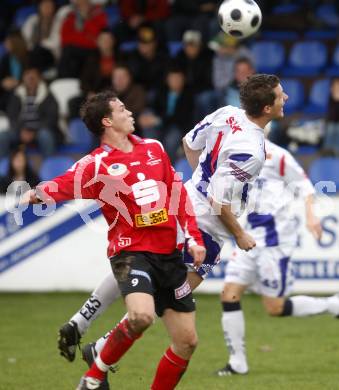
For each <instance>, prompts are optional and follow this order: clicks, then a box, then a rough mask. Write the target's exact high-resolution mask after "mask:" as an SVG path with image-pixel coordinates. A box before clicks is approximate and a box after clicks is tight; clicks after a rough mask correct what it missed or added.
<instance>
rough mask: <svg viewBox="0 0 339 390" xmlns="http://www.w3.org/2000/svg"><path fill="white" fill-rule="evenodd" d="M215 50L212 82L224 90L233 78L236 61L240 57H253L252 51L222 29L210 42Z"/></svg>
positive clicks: (217, 88) (215, 87)
mask: <svg viewBox="0 0 339 390" xmlns="http://www.w3.org/2000/svg"><path fill="white" fill-rule="evenodd" d="M208 47H209V48H210V49H211V50H213V51H214V55H213V60H212V82H213V87H214V89H216V90H224V89H225V88H226V87H227V86H228V85H229V84H230V83H231V81H232V79H233V71H234V63H235V61H236V60H237V59H238V58H245V57H247V58H249V59H251V58H252V56H251V52H250V50H248V49H247V48H246V47H245V46H242V45H240V41H239V39H236V38H234V37H232V36H230V35H227V34H225V33H224V32H223V31H220V32H219V33H218V34H217V35H216V36H215V37H214V38H213V39H212V40H211V41H210V42H209V43H208Z"/></svg>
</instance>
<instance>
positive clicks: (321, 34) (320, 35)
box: [304, 30, 338, 39]
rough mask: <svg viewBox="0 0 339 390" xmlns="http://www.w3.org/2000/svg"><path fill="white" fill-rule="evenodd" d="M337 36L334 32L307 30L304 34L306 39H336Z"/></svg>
mask: <svg viewBox="0 0 339 390" xmlns="http://www.w3.org/2000/svg"><path fill="white" fill-rule="evenodd" d="M337 36H338V32H337V31H336V30H309V31H306V32H305V34H304V38H306V39H336V38H337Z"/></svg>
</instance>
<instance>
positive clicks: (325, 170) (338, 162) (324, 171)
mask: <svg viewBox="0 0 339 390" xmlns="http://www.w3.org/2000/svg"><path fill="white" fill-rule="evenodd" d="M308 174H309V177H310V180H311V181H312V183H313V184H316V183H318V182H319V181H331V182H333V183H334V184H335V188H336V189H337V190H338V189H339V158H334V157H321V158H318V159H316V160H314V161H313V162H312V163H311V165H310V168H309V172H308ZM332 186H333V185H332ZM316 189H317V186H316ZM332 189H333V190H334V188H332ZM332 189H331V188H330V187H329V188H328V191H327V192H326V193H328V194H331V193H334V191H331V190H332ZM317 190H318V192H320V191H322V189H321V188H318V189H317ZM323 192H325V191H324V190H323Z"/></svg>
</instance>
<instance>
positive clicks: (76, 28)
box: [59, 0, 107, 77]
mask: <svg viewBox="0 0 339 390" xmlns="http://www.w3.org/2000/svg"><path fill="white" fill-rule="evenodd" d="M73 6H74V9H73V11H71V12H70V13H69V14H68V15H67V17H66V19H65V20H64V22H63V24H62V27H61V46H62V52H61V58H60V63H59V77H78V76H79V74H81V71H82V69H83V64H84V63H85V61H86V59H87V57H88V56H90V55H92V54H93V53H94V52H95V49H96V48H97V38H98V35H99V33H100V31H101V30H102V29H104V28H106V27H107V15H106V14H105V13H104V11H103V10H102V8H101V7H100V6H99V5H92V4H91V2H90V0H74V1H73Z"/></svg>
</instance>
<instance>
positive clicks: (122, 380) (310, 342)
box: [0, 293, 339, 390]
mask: <svg viewBox="0 0 339 390" xmlns="http://www.w3.org/2000/svg"><path fill="white" fill-rule="evenodd" d="M86 297H87V295H86V294H81V293H70V294H68V293H55V294H54V293H53V294H0V308H1V317H0V372H1V378H0V390H5V389H6V390H71V389H75V387H76V385H77V384H78V381H79V379H80V377H81V375H82V373H83V372H84V369H85V365H84V363H83V362H82V361H81V359H79V358H77V359H76V361H75V362H74V363H68V362H67V361H66V360H64V359H63V358H61V357H60V356H59V355H58V352H57V349H56V334H57V330H58V327H59V326H60V325H61V324H63V323H64V322H65V321H66V320H67V319H68V318H69V316H70V315H71V314H72V313H73V312H74V311H75V310H77V309H78V307H79V306H80V305H81V303H82V302H83V301H84V299H85V298H86ZM196 299H197V324H198V333H199V339H200V343H199V346H198V349H197V351H196V352H195V354H194V357H193V359H192V361H191V363H190V366H189V370H188V371H187V373H186V374H185V376H184V377H183V379H182V381H181V382H180V385H179V386H178V387H177V388H178V389H179V390H205V389H208V390H218V389H228V390H241V389H249V390H265V389H270V390H275V389H284V390H285V389H291V390H299V389H300V390H302V389H305V390H306V389H307V390H320V389H321V390H327V389H330V390H332V389H333V390H335V389H339V320H335V319H333V318H331V317H330V316H328V315H324V316H317V317H312V318H269V317H268V316H267V315H266V314H265V313H264V311H263V309H262V307H261V304H260V300H259V298H258V297H255V296H246V297H245V299H244V301H243V307H244V311H245V316H246V321H247V348H248V357H249V364H250V369H251V371H250V373H249V374H248V375H246V376H235V377H234V376H233V377H224V378H218V377H215V376H213V375H212V373H213V371H214V370H215V369H217V368H220V367H221V366H223V365H224V364H225V363H226V360H227V354H226V350H225V346H224V341H223V337H222V331H221V327H220V304H219V300H218V297H217V296H215V295H197V296H196ZM123 314H124V308H123V304H122V302H121V300H120V301H119V302H118V303H116V304H114V305H113V306H112V307H111V308H110V309H109V310H108V311H107V312H106V313H105V314H104V315H103V316H102V317H101V318H99V319H98V320H97V321H95V323H94V324H93V326H92V328H91V330H90V331H89V332H88V334H87V335H86V336H85V338H84V342H85V343H86V342H89V341H92V340H94V339H95V338H96V337H98V336H100V335H101V334H103V333H105V331H106V330H109V329H110V328H112V326H113V325H115V323H116V322H117V320H118V319H120V318H121V316H122V315H123ZM167 346H168V338H167V335H166V334H165V331H164V328H163V326H162V324H161V320H158V321H157V323H156V324H155V325H154V326H153V327H152V328H151V329H149V330H148V331H147V332H146V334H145V335H144V336H143V337H142V338H141V339H140V340H139V341H138V342H137V343H136V344H135V345H134V346H133V347H132V349H131V350H130V352H129V353H128V354H127V355H126V356H125V357H124V358H123V359H122V360H121V361H120V363H119V372H118V373H117V374H113V375H112V374H110V383H111V387H112V390H113V389H115V390H116V389H119V390H139V389H140V390H143V389H145V390H146V389H149V385H150V383H151V382H152V378H153V374H154V371H155V369H156V365H157V362H158V360H159V359H160V357H161V355H162V353H163V351H164V350H165V348H166V347H167ZM78 357H79V354H78Z"/></svg>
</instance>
